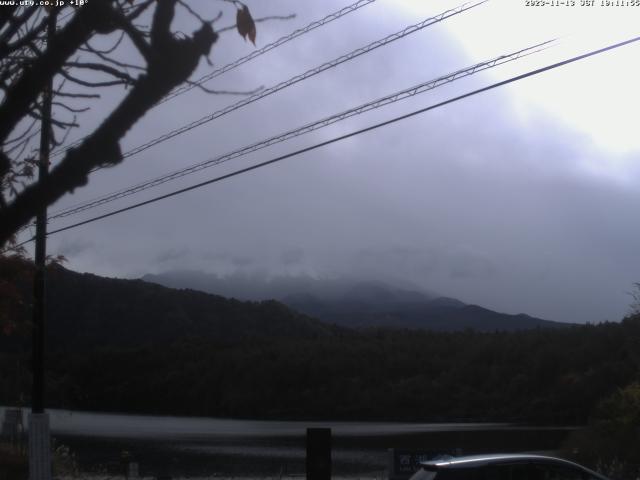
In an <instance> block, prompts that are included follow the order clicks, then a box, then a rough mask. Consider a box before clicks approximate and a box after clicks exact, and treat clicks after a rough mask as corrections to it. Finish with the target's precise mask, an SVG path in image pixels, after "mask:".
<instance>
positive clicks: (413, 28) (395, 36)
mask: <svg viewBox="0 0 640 480" xmlns="http://www.w3.org/2000/svg"><path fill="white" fill-rule="evenodd" d="M488 1H489V0H481V1H479V2H475V3H472V2H467V3H464V4H462V5H459V6H457V7H455V8H452V9H449V10H446V11H444V12H442V13H440V14H438V15H435V16H433V17H429V18H427V19H425V20H423V21H421V22H418V23H416V24H414V25H410V26H408V27H406V28H404V29H403V30H400V31H398V32H396V33H392V34H391V35H388V36H386V37H384V38H382V39H379V40H376V41H374V42H371V43H369V44H368V45H365V46H364V47H360V48H357V49H355V50H353V51H351V52H349V53H347V54H345V55H342V56H340V57H338V58H335V59H333V60H330V61H329V62H326V63H323V64H322V65H319V66H317V67H315V68H312V69H310V70H307V71H306V72H304V73H301V74H299V75H296V76H294V77H291V78H289V79H288V80H285V81H283V82H280V83H278V84H276V85H274V86H272V87H269V88H267V89H264V90H261V91H260V92H257V93H254V94H253V95H251V96H249V97H247V98H244V99H242V100H240V101H238V102H236V103H233V104H231V105H228V106H226V107H224V108H222V109H220V110H216V111H215V112H213V113H211V114H209V115H206V116H204V117H202V118H200V119H198V120H194V121H193V122H191V123H189V124H187V125H183V126H182V127H178V128H176V129H174V130H171V131H170V132H167V133H165V134H163V135H161V136H159V137H156V138H154V139H153V140H150V141H148V142H146V143H144V144H142V145H138V146H137V147H135V148H133V149H131V150H129V151H127V152H125V153H124V154H123V155H122V158H128V157H131V156H133V155H136V154H138V153H140V152H143V151H145V150H147V149H149V148H151V147H153V146H155V145H158V144H159V143H162V142H165V141H167V140H169V139H171V138H173V137H176V136H178V135H182V134H183V133H186V132H188V131H190V130H193V129H194V128H197V127H199V126H202V125H204V124H205V123H209V122H211V121H213V120H215V119H217V118H220V117H222V116H224V115H227V114H228V113H231V112H233V111H235V110H238V109H240V108H243V107H246V106H247V105H250V104H252V103H254V102H257V101H258V100H261V99H263V98H265V97H268V96H269V95H272V94H274V93H277V92H279V91H281V90H284V89H285V88H288V87H291V86H292V85H295V84H297V83H299V82H302V81H304V80H307V79H309V78H311V77H314V76H316V75H318V74H320V73H322V72H324V71H326V70H329V69H331V68H335V67H337V66H338V65H341V64H343V63H345V62H348V61H351V60H353V59H354V58H357V57H359V56H361V55H364V54H366V53H369V52H371V51H373V50H375V49H377V48H380V47H383V46H385V45H388V44H389V43H392V42H394V41H396V40H399V39H401V38H404V37H406V36H408V35H411V34H413V33H416V32H419V31H421V30H423V29H424V28H427V27H429V26H431V25H434V24H436V23H439V22H441V21H443V20H446V19H447V18H450V17H453V16H454V15H458V14H460V13H463V12H465V11H467V10H470V9H472V8H474V7H477V6H479V5H482V4H483V3H486V2H488ZM102 168H104V167H97V168H94V169H93V170H92V172H95V171H97V170H101V169H102Z"/></svg>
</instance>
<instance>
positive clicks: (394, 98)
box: [49, 40, 555, 220]
mask: <svg viewBox="0 0 640 480" xmlns="http://www.w3.org/2000/svg"><path fill="white" fill-rule="evenodd" d="M554 41H555V40H549V41H547V42H543V43H539V44H536V45H533V46H530V47H527V48H524V49H521V50H518V51H515V52H513V53H509V54H506V55H501V56H499V57H495V58H493V59H491V60H487V61H484V62H481V63H477V64H475V65H472V66H470V67H466V68H464V69H461V70H457V71H455V72H453V73H449V74H447V75H442V76H440V77H437V78H435V79H432V80H428V81H426V82H422V83H420V84H418V85H414V86H412V87H409V88H406V89H404V90H401V91H399V92H395V93H393V94H391V95H386V96H384V97H382V98H378V99H376V100H373V101H370V102H367V103H364V104H362V105H359V106H357V107H353V108H350V109H349V110H346V111H343V112H340V113H337V114H334V115H331V116H329V117H325V118H323V119H321V120H317V121H315V122H312V123H309V124H306V125H304V126H302V127H298V128H295V129H293V130H289V131H287V132H285V133H281V134H279V135H276V136H273V137H270V138H268V139H266V140H262V141H260V142H256V143H253V144H251V145H248V146H245V147H242V148H240V149H237V150H234V151H232V152H229V153H226V154H224V155H220V156H217V157H214V158H211V159H209V160H206V161H204V162H200V163H198V164H195V165H192V166H190V167H187V168H183V169H180V170H177V171H175V172H172V173H169V174H166V175H163V176H161V177H157V178H155V179H153V180H149V181H146V182H143V183H140V184H137V185H135V186H133V187H129V188H126V189H123V190H119V191H117V192H114V193H111V194H108V195H105V196H103V197H100V198H98V199H95V200H92V201H90V202H86V203H83V204H79V205H76V206H73V207H69V208H67V209H65V210H62V211H59V212H58V213H55V214H53V215H51V216H50V217H49V220H54V219H56V218H63V217H67V216H70V215H74V214H76V213H80V212H82V211H85V210H89V209H91V208H95V207H97V206H100V205H104V204H106V203H109V202H112V201H115V200H118V199H120V198H124V197H127V196H130V195H133V194H135V193H139V192H141V191H143V190H147V189H149V188H152V187H156V186H158V185H161V184H164V183H166V182H169V181H171V180H175V179H177V178H181V177H183V176H186V175H190V174H192V173H195V172H198V171H200V170H203V169H205V168H209V167H212V166H215V165H220V164H221V163H224V162H227V161H229V160H233V159H235V158H238V157H241V156H244V155H248V154H249V153H253V152H256V151H258V150H261V149H263V148H266V147H269V146H272V145H275V144H277V143H281V142H284V141H286V140H290V139H292V138H295V137H298V136H300V135H303V134H306V133H310V132H313V131H315V130H318V129H321V128H324V127H327V126H329V125H332V124H334V123H337V122H339V121H342V120H345V119H347V118H351V117H353V116H356V115H360V114H363V113H366V112H368V111H371V110H374V109H377V108H380V107H383V106H386V105H390V104H392V103H395V102H398V101H400V100H404V99H406V98H410V97H413V96H415V95H418V94H421V93H424V92H427V91H429V90H433V89H435V88H437V87H440V86H442V85H445V84H447V83H451V82H453V81H455V80H459V79H461V78H464V77H467V76H470V75H473V74H475V73H478V72H481V71H484V70H487V69H489V68H493V67H496V66H498V65H502V64H504V63H508V62H511V61H514V60H517V59H519V58H522V57H524V56H527V55H531V54H534V53H537V52H539V51H541V50H544V49H546V48H548V47H549V46H550V45H551V44H552V42H554Z"/></svg>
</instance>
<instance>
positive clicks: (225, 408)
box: [0, 262, 640, 424]
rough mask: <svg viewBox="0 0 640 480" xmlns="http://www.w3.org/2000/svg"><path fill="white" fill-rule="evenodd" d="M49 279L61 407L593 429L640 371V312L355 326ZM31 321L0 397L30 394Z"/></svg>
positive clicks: (254, 306) (4, 344)
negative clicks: (520, 321)
mask: <svg viewBox="0 0 640 480" xmlns="http://www.w3.org/2000/svg"><path fill="white" fill-rule="evenodd" d="M14 267H15V265H14ZM3 268H4V270H3ZM19 270H20V269H19V268H18V269H17V270H16V269H15V268H14V269H13V270H11V269H9V270H7V269H6V265H3V264H2V263H1V262H0V280H2V278H5V279H9V280H10V281H11V282H13V284H14V285H18V286H19V284H20V281H18V280H16V279H17V278H18V277H17V276H15V275H14V276H13V277H12V276H11V275H13V274H12V273H11V272H14V273H15V272H16V271H19ZM50 273H51V275H50V278H51V281H50V289H49V291H50V297H49V306H50V312H51V315H50V318H49V329H48V334H47V338H48V352H47V370H48V372H47V382H48V383H47V403H48V405H49V406H51V407H60V408H71V409H83V410H97V411H121V412H139V413H149V414H177V415H204V416H230V417H251V418H278V419H283V418H300V419H303V418H304V419H312V418H316V419H353V420H356V419H385V420H410V421H418V420H422V421H453V420H476V421H522V422H536V423H555V424H583V423H586V422H587V420H588V419H589V416H590V414H591V413H592V412H593V411H594V409H595V408H596V406H597V405H598V404H599V402H600V401H601V400H602V399H604V398H606V397H608V396H610V395H611V394H612V393H614V392H616V391H617V390H618V389H619V388H622V387H625V386H626V385H629V384H630V383H632V382H634V381H636V380H637V379H638V372H639V371H640V369H639V367H640V317H639V316H637V315H636V316H635V317H630V318H627V319H626V320H624V321H622V322H621V323H605V324H601V325H595V326H594V325H586V326H573V327H568V328H564V329H534V330H528V331H520V332H509V333H507V332H494V333H479V332H473V331H458V332H437V333H436V332H428V331H420V330H394V329H376V330H364V331H354V330H349V329H346V328H339V327H335V326H329V325H326V324H323V323H321V322H318V321H315V320H313V319H311V318H309V317H306V316H304V315H300V314H297V313H295V312H293V311H291V310H290V309H288V308H287V307H285V306H284V305H282V304H279V303H277V302H239V301H235V300H227V299H224V298H222V297H216V296H213V295H207V294H203V293H200V292H194V291H189V290H173V289H168V288H165V287H161V286H158V285H153V284H148V283H145V282H141V281H127V280H115V279H104V278H101V277H97V276H94V275H87V274H84V275H80V274H77V273H74V272H69V271H68V270H65V269H62V268H60V267H55V268H53V269H52V270H51V272H50ZM3 275H4V277H3ZM27 277H28V276H27ZM27 283H28V282H27ZM6 285H8V283H7V284H5V286H6ZM14 290H16V289H14ZM17 290H20V289H19V288H18V289H17ZM23 291H25V292H26V291H28V289H27V288H26V283H25V288H24V289H23ZM0 293H1V292H0ZM12 296H13V297H12ZM12 298H13V299H12ZM16 298H17V300H16ZM0 300H3V302H4V303H2V305H3V306H4V307H3V308H4V311H5V312H8V311H12V315H13V317H11V318H14V317H15V318H17V316H19V315H23V314H26V313H28V312H27V310H28V308H23V307H25V305H27V302H24V301H22V300H21V299H20V298H18V297H17V296H16V293H15V292H13V293H12V294H11V295H9V296H5V298H4V299H0ZM21 312H22V313H21ZM20 323H21V322H17V326H16V328H14V329H13V332H12V334H11V335H8V336H7V335H1V334H0V357H1V358H0V404H15V403H19V402H20V401H21V399H22V401H27V400H28V396H29V384H30V372H29V365H28V357H29V351H28V350H29V344H30V342H29V341H28V328H26V329H25V328H23V327H24V325H25V324H28V322H25V321H23V322H22V326H21V324H20ZM12 328H13V327H12Z"/></svg>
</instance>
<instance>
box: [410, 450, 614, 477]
mask: <svg viewBox="0 0 640 480" xmlns="http://www.w3.org/2000/svg"><path fill="white" fill-rule="evenodd" d="M409 480H608V479H607V478H606V477H605V476H603V475H600V474H599V473H596V472H594V471H592V470H589V469H588V468H585V467H583V466H581V465H578V464H577V463H573V462H570V461H568V460H563V459H560V458H554V457H545V456H540V455H507V454H505V455H479V456H473V457H449V458H446V459H440V460H438V459H436V460H429V461H427V462H421V463H420V469H419V470H418V471H417V472H416V473H415V474H413V476H412V477H411V478H410V479H409Z"/></svg>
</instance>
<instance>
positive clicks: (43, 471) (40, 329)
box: [29, 9, 56, 480]
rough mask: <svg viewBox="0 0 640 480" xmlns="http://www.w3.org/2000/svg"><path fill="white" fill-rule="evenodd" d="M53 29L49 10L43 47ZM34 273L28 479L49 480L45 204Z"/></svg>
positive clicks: (47, 112)
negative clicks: (45, 340)
mask: <svg viewBox="0 0 640 480" xmlns="http://www.w3.org/2000/svg"><path fill="white" fill-rule="evenodd" d="M55 32H56V11H55V9H54V10H51V11H50V12H49V18H48V25H47V49H50V48H51V42H52V40H53V38H54V36H55ZM52 96H53V79H51V80H50V81H49V83H48V85H47V87H46V88H45V89H44V91H43V92H42V122H41V127H40V130H41V131H40V158H39V162H38V163H39V165H38V181H39V182H42V181H43V180H44V179H45V178H47V176H48V175H49V146H50V143H51V101H52ZM35 250H36V251H35V264H36V273H35V276H34V279H33V296H34V300H33V350H32V353H31V357H32V372H33V385H32V390H31V415H29V480H51V477H52V463H51V432H50V430H49V416H48V415H47V414H46V413H45V411H44V373H45V361H44V357H45V355H44V347H45V345H44V339H45V287H46V281H45V280H46V278H45V277H46V265H45V264H46V258H47V207H46V205H42V207H41V208H40V210H39V211H38V215H37V216H36V247H35Z"/></svg>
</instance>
